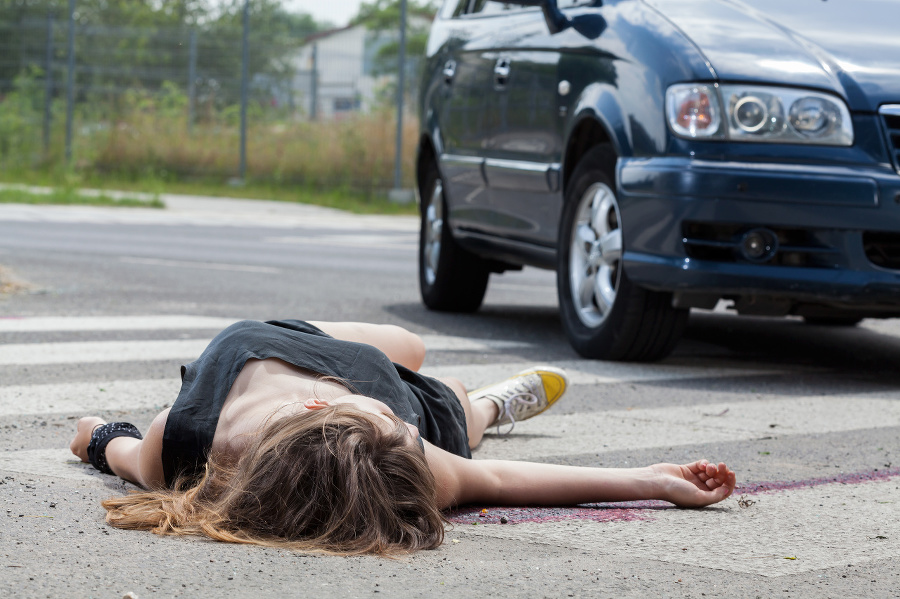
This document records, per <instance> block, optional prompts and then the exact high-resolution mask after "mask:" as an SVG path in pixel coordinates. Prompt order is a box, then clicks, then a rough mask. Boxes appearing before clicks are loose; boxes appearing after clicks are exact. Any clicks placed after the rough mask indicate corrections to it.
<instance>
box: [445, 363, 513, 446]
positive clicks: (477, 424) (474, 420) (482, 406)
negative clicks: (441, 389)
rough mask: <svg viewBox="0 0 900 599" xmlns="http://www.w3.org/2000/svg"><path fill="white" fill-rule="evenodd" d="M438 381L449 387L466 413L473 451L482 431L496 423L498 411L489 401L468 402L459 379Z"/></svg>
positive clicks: (479, 441) (448, 378)
mask: <svg viewBox="0 0 900 599" xmlns="http://www.w3.org/2000/svg"><path fill="white" fill-rule="evenodd" d="M438 380H439V381H441V382H442V383H444V384H445V385H447V386H448V387H450V389H451V390H452V391H453V393H455V394H456V398H457V399H459V403H460V404H461V405H462V408H463V412H465V413H466V430H467V431H468V433H469V449H475V448H476V447H478V444H479V443H481V438H482V437H483V436H484V431H486V430H487V429H488V427H489V426H491V425H492V424H493V423H494V422H496V421H497V416H498V415H499V414H500V410H499V408H498V407H497V404H495V403H494V402H492V401H490V400H480V401H474V402H473V401H470V400H469V395H468V393H467V392H466V387H465V385H463V384H462V383H461V382H460V381H459V379H454V378H450V377H447V378H439V379H438Z"/></svg>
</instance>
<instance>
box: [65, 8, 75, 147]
mask: <svg viewBox="0 0 900 599" xmlns="http://www.w3.org/2000/svg"><path fill="white" fill-rule="evenodd" d="M68 51H69V60H68V65H67V73H66V163H67V164H68V163H70V162H71V161H72V111H73V109H74V104H75V0H69V50H68Z"/></svg>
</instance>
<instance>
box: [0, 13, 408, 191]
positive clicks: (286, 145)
mask: <svg viewBox="0 0 900 599" xmlns="http://www.w3.org/2000/svg"><path fill="white" fill-rule="evenodd" d="M71 4H74V3H71ZM245 7H246V5H245ZM235 21H236V22H235V23H233V24H232V25H231V26H222V25H221V24H220V25H219V26H217V27H216V28H215V29H214V30H213V29H208V28H204V27H193V28H190V27H184V26H152V27H151V26H148V27H135V26H131V27H124V26H109V25H103V24H93V23H91V22H86V20H85V19H79V16H78V14H77V12H75V13H73V14H72V15H69V14H62V15H60V14H55V13H53V12H47V11H38V10H35V11H31V12H28V11H25V12H24V14H22V15H21V18H19V19H18V20H16V21H0V172H3V171H7V172H14V171H21V170H27V169H34V168H43V169H53V168H58V167H63V168H69V167H71V168H75V169H78V170H84V171H89V172H92V173H96V174H104V173H114V174H116V175H117V176H125V177H135V178H137V177H145V176H153V177H159V178H163V179H166V178H216V179H221V178H225V179H245V178H249V179H253V180H256V181H270V182H272V183H273V184H279V185H283V184H289V185H292V184H296V185H303V186H307V187H317V188H323V187H341V188H348V189H353V190H361V191H365V192H377V191H381V190H386V189H390V188H392V187H395V186H396V182H395V180H394V179H395V170H396V169H395V167H396V166H397V165H396V164H395V149H396V140H398V139H402V142H401V147H402V150H403V152H402V155H401V159H400V160H401V164H403V163H405V165H410V164H411V163H412V160H413V154H414V151H415V138H416V134H417V133H416V132H417V123H416V122H415V117H414V116H413V115H412V114H411V108H412V101H411V100H412V97H413V92H412V90H413V88H414V86H415V85H416V83H417V81H418V68H419V66H420V62H421V60H420V59H419V57H410V58H409V59H407V60H406V62H405V65H406V66H405V80H406V83H407V85H406V87H407V89H406V94H405V95H404V97H405V104H406V106H407V107H408V109H407V110H406V111H404V112H403V115H404V116H403V118H402V126H398V119H397V115H398V112H397V94H396V90H397V81H398V76H397V75H398V71H397V58H396V55H395V56H394V57H393V63H391V61H390V57H388V58H387V59H385V56H384V52H383V49H384V48H385V47H386V46H391V45H392V44H393V45H396V43H397V33H396V32H387V31H370V30H368V29H366V28H365V27H363V26H354V27H347V28H343V29H340V30H335V31H330V32H323V33H319V34H316V35H313V36H311V37H309V38H306V39H299V38H296V39H284V37H283V36H282V37H281V38H280V39H274V40H273V39H272V36H270V35H269V32H268V31H267V30H266V28H265V27H261V26H259V27H257V28H256V29H255V28H254V20H253V18H252V15H251V14H249V13H248V12H247V11H246V8H245V12H244V15H243V18H242V19H240V20H238V19H236V20H235ZM401 127H402V128H401ZM398 132H399V134H400V135H398ZM411 171H412V169H411V168H409V167H406V168H404V169H403V180H402V181H401V185H402V186H404V187H411V186H412V175H413V173H412V172H411Z"/></svg>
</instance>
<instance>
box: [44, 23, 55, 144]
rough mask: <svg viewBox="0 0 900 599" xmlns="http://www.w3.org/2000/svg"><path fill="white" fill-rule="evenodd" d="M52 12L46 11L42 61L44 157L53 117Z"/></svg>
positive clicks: (48, 142)
mask: <svg viewBox="0 0 900 599" xmlns="http://www.w3.org/2000/svg"><path fill="white" fill-rule="evenodd" d="M52 107H53V13H52V12H49V11H48V12H47V52H46V60H45V62H44V132H43V133H44V157H45V158H46V157H47V156H49V155H50V120H51V118H52V117H53V111H52Z"/></svg>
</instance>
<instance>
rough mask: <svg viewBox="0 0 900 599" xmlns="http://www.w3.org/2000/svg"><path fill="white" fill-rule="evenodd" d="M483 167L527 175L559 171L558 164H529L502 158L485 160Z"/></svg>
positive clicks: (528, 162) (524, 161) (525, 161)
mask: <svg viewBox="0 0 900 599" xmlns="http://www.w3.org/2000/svg"><path fill="white" fill-rule="evenodd" d="M484 165H485V166H489V167H494V168H503V169H507V170H511V171H526V172H529V173H546V172H547V171H549V170H551V169H554V170H559V163H558V162H552V163H547V162H530V161H527V160H506V159H502V158H485V160H484Z"/></svg>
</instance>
